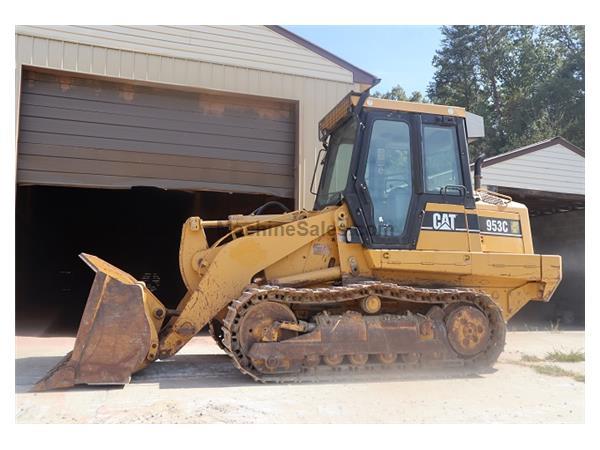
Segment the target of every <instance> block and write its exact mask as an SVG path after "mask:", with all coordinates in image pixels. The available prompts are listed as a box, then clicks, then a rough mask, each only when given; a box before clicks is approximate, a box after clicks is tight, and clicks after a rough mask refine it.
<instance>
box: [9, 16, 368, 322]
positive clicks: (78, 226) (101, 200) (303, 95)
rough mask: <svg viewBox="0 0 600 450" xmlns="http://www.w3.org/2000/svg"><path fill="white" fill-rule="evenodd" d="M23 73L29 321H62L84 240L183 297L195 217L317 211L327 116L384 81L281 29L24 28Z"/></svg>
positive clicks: (76, 299) (78, 300)
mask: <svg viewBox="0 0 600 450" xmlns="http://www.w3.org/2000/svg"><path fill="white" fill-rule="evenodd" d="M16 81H17V89H18V93H19V95H17V105H16V118H17V130H16V133H17V142H18V162H17V184H18V187H17V230H18V231H17V272H18V273H21V274H22V275H20V276H19V277H18V279H17V319H18V320H19V319H20V318H23V317H25V318H27V319H29V318H31V317H32V314H31V311H32V310H33V309H35V310H38V311H42V313H40V315H41V316H44V320H46V318H47V317H48V316H49V315H52V314H57V317H59V316H60V312H57V308H58V309H60V305H67V304H70V305H71V306H73V305H79V304H81V307H83V304H84V303H85V290H86V289H87V286H85V284H86V283H88V282H89V279H88V278H86V275H84V273H85V274H87V272H85V271H86V270H87V269H86V268H85V267H83V265H82V264H81V263H80V262H79V261H78V260H77V257H76V255H77V253H78V252H80V251H91V252H97V253H99V255H100V256H103V257H104V258H106V259H108V260H111V261H113V262H114V263H115V264H117V265H118V266H122V267H124V268H125V269H128V270H130V271H131V272H132V273H133V274H135V275H137V276H138V277H139V278H141V279H144V280H145V281H146V282H147V283H149V284H150V285H151V286H153V288H154V289H164V290H165V291H163V292H159V294H162V295H161V297H162V296H163V295H164V296H166V297H173V301H174V302H175V301H176V300H177V296H178V295H179V292H181V286H180V281H179V279H178V278H179V275H178V272H177V270H178V269H177V248H178V239H179V227H180V225H181V223H182V222H183V220H185V218H186V217H187V216H188V215H202V216H203V217H205V218H217V217H219V218H222V217H225V216H227V215H228V214H233V213H250V212H251V211H252V210H254V209H255V208H256V207H257V206H259V205H260V204H262V203H264V202H265V201H267V200H272V199H276V200H279V201H281V202H283V203H284V204H286V205H288V206H289V207H292V208H293V207H300V208H312V205H313V196H312V195H311V194H310V189H309V186H308V185H309V183H310V181H311V177H312V172H313V167H314V165H315V157H316V154H317V153H318V150H319V149H320V143H319V141H318V133H317V124H318V121H319V120H320V119H321V118H322V116H323V115H324V114H325V113H326V112H327V111H329V110H330V109H331V108H332V107H333V106H334V105H335V104H336V103H337V102H338V101H339V100H340V99H341V98H342V97H344V96H345V95H346V94H347V93H348V92H350V91H352V90H364V89H365V88H367V87H369V86H370V85H372V84H373V83H374V82H375V77H374V76H373V75H371V74H369V73H367V72H365V71H364V70H361V69H359V68H357V67H355V66H353V65H352V64H350V63H348V62H346V61H344V60H342V59H340V58H338V57H336V56H335V55H333V54H331V53H329V52H327V51H326V50H324V49H321V48H319V47H317V46H315V45H313V44H311V43H310V42H308V41H306V40H304V39H302V38H300V37H299V36H296V35H294V34H293V33H290V32H289V31H287V30H285V29H283V28H281V27H278V26H18V27H17V28H16ZM142 263H143V264H142ZM142 267H143V268H142ZM32 280H36V281H37V282H35V283H33V282H32ZM76 280H81V286H80V284H79V282H78V281H76ZM32 302H33V303H32ZM31 305H34V306H35V308H34V307H32V306H31ZM65 310H66V308H65ZM75 314H76V315H77V316H79V315H80V311H77V308H75V312H74V315H75ZM57 320H58V319H57ZM44 326H45V325H44Z"/></svg>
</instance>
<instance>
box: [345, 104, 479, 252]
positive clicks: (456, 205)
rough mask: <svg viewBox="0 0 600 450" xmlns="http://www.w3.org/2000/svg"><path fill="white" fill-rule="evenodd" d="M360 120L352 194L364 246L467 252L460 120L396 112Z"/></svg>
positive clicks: (468, 190)
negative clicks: (358, 160) (355, 198)
mask: <svg viewBox="0 0 600 450" xmlns="http://www.w3.org/2000/svg"><path fill="white" fill-rule="evenodd" d="M367 118H368V119H367V121H366V127H365V135H364V137H363V139H362V145H361V152H360V154H361V164H360V166H359V170H358V172H357V179H356V188H355V192H356V193H357V196H358V200H359V203H360V205H361V207H360V211H359V213H360V212H362V213H363V214H364V218H361V219H364V221H363V222H364V223H366V224H367V233H366V234H367V236H366V239H365V240H366V242H365V243H366V245H367V246H368V247H370V248H400V249H403V248H404V249H415V248H420V249H421V248H422V249H438V250H467V251H468V249H469V237H468V217H467V213H466V209H467V208H474V200H473V195H472V187H471V183H470V176H469V171H468V156H467V147H466V138H465V133H464V121H463V120H462V119H459V118H453V117H447V116H434V115H428V114H416V113H412V114H407V113H395V112H393V113H390V112H386V113H384V112H370V113H369V114H368V116H367ZM358 222H359V223H360V221H358ZM429 222H431V224H430V225H429ZM424 232H425V234H424V235H423V236H421V234H422V233H424ZM426 232H431V233H434V234H431V233H430V235H429V236H428V235H427V233H426ZM451 233H452V234H451ZM361 234H365V233H361ZM422 237H423V239H422Z"/></svg>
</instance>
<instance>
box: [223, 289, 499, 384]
mask: <svg viewBox="0 0 600 450" xmlns="http://www.w3.org/2000/svg"><path fill="white" fill-rule="evenodd" d="M369 298H370V299H374V298H376V299H380V300H383V302H382V304H384V305H385V309H384V308H382V309H381V310H380V311H379V313H380V314H369V313H366V312H364V311H363V313H361V312H359V311H357V310H356V309H355V308H354V305H356V304H360V303H361V302H363V304H364V300H366V299H369ZM394 306H395V308H394ZM306 307H311V309H312V310H316V311H318V312H317V313H316V314H314V315H313V316H312V317H311V318H310V319H309V322H305V321H304V320H298V318H297V317H296V314H295V313H294V310H295V309H296V310H299V311H300V312H301V314H302V312H303V311H304V308H306ZM340 308H342V309H346V311H345V312H343V313H341V314H339V313H336V314H330V313H329V311H335V310H336V309H337V310H338V311H339V309H340ZM386 309H387V311H389V312H387V311H386ZM394 309H395V310H396V311H393V310H394ZM411 310H412V311H426V312H425V313H421V312H419V313H413V312H411ZM384 311H386V312H384ZM299 330H303V331H304V332H303V331H299ZM222 331H223V341H222V343H223V345H224V346H225V348H226V351H227V352H228V354H229V355H230V356H231V357H232V358H233V360H234V363H235V365H236V367H237V368H238V369H239V370H240V371H241V372H242V373H245V374H247V375H249V376H251V377H252V378H254V379H255V380H258V381H275V382H278V381H279V382H299V381H311V380H313V381H316V380H318V381H323V380H328V379H330V378H331V379H335V378H338V377H340V376H342V377H343V375H344V374H345V373H348V372H350V373H352V376H353V377H354V376H356V375H359V374H360V372H364V373H372V372H373V371H378V370H394V369H415V368H429V367H436V368H440V367H441V368H444V367H448V368H450V367H453V368H456V367H458V368H462V369H466V370H468V371H479V370H482V369H485V368H487V367H489V366H491V365H492V364H493V363H494V362H495V361H496V359H497V358H498V356H499V355H500V353H501V352H502V349H503V347H504V338H505V332H506V325H505V321H504V319H503V318H502V314H501V311H500V308H499V307H498V306H497V305H496V304H495V303H494V302H493V301H492V300H491V298H489V297H488V296H487V295H485V294H482V293H481V292H478V291H475V290H470V289H425V288H415V287H406V286H399V285H396V284H392V283H382V282H368V283H363V284H352V285H347V286H342V287H331V288H318V289H307V288H304V289H299V288H279V287H274V286H264V287H259V288H250V289H248V290H246V291H245V292H244V293H243V294H242V295H241V296H240V298H239V299H237V300H235V301H234V302H232V304H231V305H230V306H229V312H228V314H227V317H226V318H225V320H224V322H223V325H222ZM213 337H215V335H213Z"/></svg>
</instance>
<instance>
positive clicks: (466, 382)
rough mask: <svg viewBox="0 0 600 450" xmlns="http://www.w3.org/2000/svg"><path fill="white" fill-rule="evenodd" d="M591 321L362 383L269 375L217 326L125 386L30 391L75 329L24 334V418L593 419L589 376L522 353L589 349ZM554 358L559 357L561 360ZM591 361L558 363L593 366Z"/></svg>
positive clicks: (19, 362) (20, 350)
mask: <svg viewBox="0 0 600 450" xmlns="http://www.w3.org/2000/svg"><path fill="white" fill-rule="evenodd" d="M584 338H585V336H584V332H583V331H562V332H509V334H508V337H507V345H506V350H505V352H504V353H503V355H502V356H501V357H500V361H499V362H498V363H497V364H496V366H495V370H493V371H491V372H490V373H486V374H482V375H477V376H469V377H464V376H463V377H459V376H453V377H448V376H447V375H444V376H441V375H439V376H427V377H422V376H421V377H420V378H415V377H411V376H404V377H402V378H398V377H396V378H394V379H387V380H378V381H369V382H352V383H337V384H334V383H310V384H293V385H280V384H260V383H255V382H253V381H251V380H250V379H249V378H247V377H245V376H244V375H242V374H240V373H239V372H238V371H237V370H236V369H235V368H234V367H233V365H232V364H231V363H230V361H229V359H228V356H227V355H225V354H224V353H223V352H222V351H221V350H220V349H219V348H218V347H217V346H216V345H215V344H214V343H213V342H212V340H211V338H210V337H208V336H199V337H196V338H194V339H193V340H192V341H191V342H190V343H189V344H188V345H187V346H186V347H185V348H184V349H183V351H182V352H181V353H180V354H178V355H176V356H175V357H174V358H173V359H171V360H168V361H164V362H156V363H154V364H153V365H151V366H150V367H149V368H147V369H146V370H145V371H143V372H141V373H139V374H137V375H135V376H134V378H133V380H132V383H131V384H129V385H127V386H125V387H110V388H103V387H97V386H81V387H76V388H74V389H72V390H66V391H57V392H46V393H29V392H28V390H29V389H30V388H31V386H32V385H33V383H35V382H36V381H37V380H38V379H39V378H40V377H42V376H43V375H44V374H45V373H46V371H47V370H48V369H50V368H51V367H52V366H53V365H54V364H56V363H57V362H58V361H59V360H60V358H61V357H62V356H63V355H64V354H65V353H67V352H68V351H69V350H71V348H72V347H73V342H74V339H72V338H32V337H17V338H16V361H15V364H16V374H15V375H16V421H17V422H18V423H215V422H218V423H423V422H424V423H473V422H476V423H583V422H584V392H585V383H584V382H581V381H576V380H575V379H574V378H573V377H572V376H552V375H542V374H539V373H537V372H536V371H534V370H533V369H532V368H531V367H529V366H524V365H522V363H520V361H521V357H522V355H523V354H527V355H533V356H538V357H540V358H543V357H544V356H545V355H546V353H547V352H550V351H553V350H562V351H570V350H583V349H584V340H585V339H584ZM552 364H554V363H552ZM584 364H585V363H583V362H579V363H560V364H556V365H558V366H561V367H563V368H565V369H567V370H569V371H571V372H574V373H580V374H583V373H584V372H585V367H584Z"/></svg>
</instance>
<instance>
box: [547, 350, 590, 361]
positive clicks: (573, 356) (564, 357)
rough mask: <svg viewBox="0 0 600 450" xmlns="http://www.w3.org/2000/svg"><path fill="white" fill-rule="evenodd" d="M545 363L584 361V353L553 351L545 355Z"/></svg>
mask: <svg viewBox="0 0 600 450" xmlns="http://www.w3.org/2000/svg"><path fill="white" fill-rule="evenodd" d="M545 359H546V361H554V362H581V361H585V353H583V352H582V351H579V350H578V351H573V350H571V351H570V352H561V351H559V350H554V351H551V352H549V353H547V354H546V358H545Z"/></svg>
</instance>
